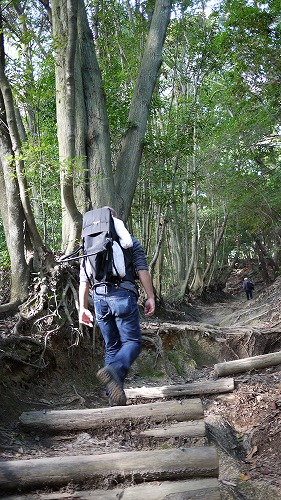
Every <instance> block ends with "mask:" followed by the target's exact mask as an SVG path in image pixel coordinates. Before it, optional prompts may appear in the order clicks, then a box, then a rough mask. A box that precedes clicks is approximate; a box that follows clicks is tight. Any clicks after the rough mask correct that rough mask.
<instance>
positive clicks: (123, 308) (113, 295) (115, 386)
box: [79, 207, 155, 406]
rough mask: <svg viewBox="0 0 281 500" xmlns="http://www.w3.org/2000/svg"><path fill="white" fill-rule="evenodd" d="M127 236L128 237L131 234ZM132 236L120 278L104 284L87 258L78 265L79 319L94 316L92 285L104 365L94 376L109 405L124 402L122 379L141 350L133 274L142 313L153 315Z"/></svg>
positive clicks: (152, 301)
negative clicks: (90, 301)
mask: <svg viewBox="0 0 281 500" xmlns="http://www.w3.org/2000/svg"><path fill="white" fill-rule="evenodd" d="M106 208H109V209H110V211H111V214H112V216H113V219H116V220H117V221H118V222H117V223H116V221H115V227H116V229H117V231H116V232H117V233H120V231H122V235H123V236H126V234H125V233H124V229H125V226H124V227H123V226H122V224H123V222H122V221H121V220H120V219H117V214H116V212H115V210H113V209H112V208H110V207H106ZM117 226H118V227H117ZM128 234H129V233H128ZM129 236H130V237H131V235H130V234H129ZM127 237H128V235H127ZM127 239H128V238H127ZM131 239H132V247H131V249H129V250H126V251H127V252H128V251H129V252H130V255H131V262H130V263H129V262H128V258H127V267H128V269H127V268H126V275H125V277H124V278H123V279H121V280H120V279H118V278H115V277H114V276H113V277H112V283H108V282H106V284H105V283H104V282H102V281H97V280H96V279H93V269H92V267H91V266H90V263H89V259H86V268H85V267H83V266H82V265H81V267H80V284H79V304H80V310H79V322H80V323H82V324H84V325H87V326H90V327H91V326H93V321H94V319H93V315H92V313H91V311H89V309H88V296H89V291H90V288H92V295H93V301H94V309H95V319H96V321H97V324H98V326H99V328H100V330H101V333H102V336H103V339H104V343H105V361H104V368H101V369H100V370H99V371H98V373H97V377H98V379H99V380H100V381H101V382H102V383H103V384H104V385H105V386H106V394H107V395H108V396H109V403H110V404H111V405H112V406H114V405H118V406H124V405H126V395H125V392H124V389H123V386H124V380H125V377H126V375H127V373H128V371H129V368H130V366H131V365H132V364H133V362H134V361H135V359H136V358H137V357H138V355H139V354H140V351H141V343H142V339H141V329H140V321H139V311H138V290H137V286H136V282H135V279H136V273H137V277H138V279H139V280H140V282H141V284H142V286H143V288H144V291H145V293H146V296H147V298H146V302H145V306H144V314H145V316H152V315H153V313H154V311H155V299H154V292H153V286H152V281H151V277H150V274H149V271H148V266H147V260H146V256H145V253H144V250H143V248H142V246H141V244H140V242H139V241H138V240H137V239H135V238H133V237H131ZM121 241H122V239H121V240H120V242H121ZM129 244H130V242H129V241H128V245H129ZM125 262H126V259H125Z"/></svg>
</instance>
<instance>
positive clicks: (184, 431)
mask: <svg viewBox="0 0 281 500" xmlns="http://www.w3.org/2000/svg"><path fill="white" fill-rule="evenodd" d="M132 435H137V436H138V437H155V438H167V439H169V438H170V437H202V436H205V435H206V427H205V422H204V420H192V421H190V422H178V423H176V424H170V425H165V427H153V428H151V429H147V430H145V431H142V432H133V433H132Z"/></svg>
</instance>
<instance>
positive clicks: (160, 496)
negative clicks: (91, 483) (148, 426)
mask: <svg viewBox="0 0 281 500" xmlns="http://www.w3.org/2000/svg"><path fill="white" fill-rule="evenodd" d="M23 498H25V497H23V496H13V498H12V499H11V500H23ZM71 498H72V499H75V498H76V499H79V500H89V499H91V500H117V499H118V498H122V500H137V499H143V498H145V499H146V500H187V499H192V500H206V499H208V500H221V495H220V489H219V482H218V480H217V479H216V478H214V477H211V478H207V479H204V478H203V479H202V478H200V479H187V480H183V481H161V483H160V482H156V481H154V482H151V483H144V484H140V485H136V486H131V487H128V488H123V487H122V488H120V487H117V488H114V489H111V490H98V489H94V490H93V489H91V490H90V491H89V490H80V491H73V492H72V493H71ZM40 500H69V493H66V492H65V493H60V492H56V493H40Z"/></svg>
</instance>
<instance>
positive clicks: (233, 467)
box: [0, 279, 281, 500]
mask: <svg viewBox="0 0 281 500" xmlns="http://www.w3.org/2000/svg"><path fill="white" fill-rule="evenodd" d="M280 284H281V279H279V280H277V281H276V282H275V284H274V285H273V286H272V287H271V288H270V289H263V287H262V286H260V287H257V289H256V291H255V295H254V299H253V300H252V301H248V302H247V301H246V298H245V296H244V294H243V293H237V294H236V295H234V296H232V297H230V298H229V297H227V296H226V297H225V298H224V299H223V301H222V302H219V303H209V304H196V305H195V304H190V305H189V307H188V313H187V314H186V316H184V315H183V316H181V317H180V321H181V324H182V323H183V322H184V321H186V324H190V326H192V325H193V326H194V325H196V323H189V320H188V314H189V315H190V317H196V318H197V320H198V323H197V324H198V325H200V324H202V323H203V324H205V325H209V326H210V328H209V329H208V330H210V331H211V329H212V327H214V328H216V329H217V330H220V329H221V331H222V332H225V330H226V329H231V330H232V331H235V332H238V333H239V332H241V337H239V335H237V339H238V340H237V345H235V348H236V347H237V351H236V352H238V351H239V348H240V347H241V343H242V344H243V343H245V342H247V343H248V345H247V348H249V347H251V348H252V352H256V351H257V350H258V349H259V348H260V346H262V347H261V348H262V349H267V347H266V346H267V345H271V348H272V349H273V350H274V346H272V344H270V338H271V333H270V330H271V329H272V331H273V330H274V331H275V332H276V329H277V330H278V325H280V315H281V307H280V306H281V300H280V298H281V292H280V289H281V287H280ZM185 317H186V319H185V320H184V318H185ZM159 323H161V322H159ZM176 325H177V322H175V324H174V327H175V328H176ZM261 329H267V330H263V331H268V333H264V334H262V335H261V334H260V331H261ZM203 330H204V329H203ZM264 336H266V337H268V339H269V343H266V342H265V340H264ZM239 338H240V340H239ZM260 338H263V342H260V341H259V339H260ZM279 338H280V339H281V337H280V336H279ZM211 342H212V339H210V343H211ZM239 343H240V345H239ZM242 347H245V345H242ZM275 347H276V349H275V350H278V344H276V345H275ZM231 348H232V349H233V345H231ZM80 350H81V349H80ZM82 350H83V347H82ZM279 350H281V349H279ZM77 352H78V351H76V353H77ZM79 352H80V351H79ZM259 354H263V352H259ZM79 356H80V354H79ZM81 360H82V361H81V363H80V364H79V361H80V360H79V359H77V360H76V362H77V366H80V371H79V370H77V371H76V372H73V370H71V369H70V368H69V367H67V364H66V365H64V367H63V366H62V367H61V370H58V371H57V373H55V374H53V375H52V377H51V378H50V379H49V380H45V379H42V380H40V379H38V380H37V382H36V384H31V383H30V382H28V383H26V382H24V377H23V382H22V383H21V384H20V383H16V384H12V383H11V382H9V380H4V381H2V389H1V403H0V414H1V422H2V423H1V424H0V425H1V427H0V458H1V460H4V461H7V460H13V459H25V458H31V457H35V458H36V457H47V456H50V454H51V455H61V456H65V455H67V454H73V453H74V454H77V455H78V454H84V453H85V452H89V450H90V453H93V451H94V450H100V451H101V452H104V450H105V449H106V451H107V452H118V451H120V450H122V451H124V450H125V451H129V450H131V443H130V440H129V439H128V436H129V435H128V426H127V424H126V425H125V426H124V427H122V426H121V427H120V426H119V427H118V429H116V428H112V427H111V428H110V429H109V430H108V432H107V433H104V434H103V436H98V437H97V436H95V435H94V434H93V433H92V432H90V431H87V432H81V433H74V434H73V433H69V432H68V433H66V434H62V435H60V436H57V437H55V436H54V437H52V438H51V437H50V436H47V435H45V436H44V435H39V434H38V433H36V432H24V431H23V430H22V429H20V428H19V427H18V416H19V415H20V413H21V412H23V411H29V410H32V409H36V410H37V409H44V408H47V409H75V408H78V409H79V408H81V409H82V408H102V407H105V406H107V400H106V398H105V396H104V393H103V389H102V388H101V387H99V386H96V387H94V386H93V369H94V368H93V367H92V369H91V371H90V368H89V366H88V365H87V366H85V358H84V359H83V357H81ZM70 364H71V363H70ZM21 368H22V367H21ZM21 376H24V370H22V372H21ZM212 377H213V367H212V366H211V365H210V366H201V367H197V369H196V370H195V372H194V379H195V380H196V378H197V379H200V380H202V379H204V378H209V379H210V378H212ZM182 380H186V377H185V378H184V377H181V376H179V375H178V374H177V375H175V377H174V379H173V380H171V377H167V378H166V379H165V378H163V377H162V378H161V379H159V380H157V379H154V380H151V379H145V378H140V377H137V378H135V377H134V376H132V377H131V379H129V382H128V387H129V384H130V383H131V384H132V387H133V386H135V385H139V386H142V385H163V383H168V384H170V383H180V382H181V381H182ZM81 381H83V384H81ZM202 403H203V407H204V414H205V420H206V423H207V428H208V438H209V443H210V444H211V445H215V446H216V448H217V450H218V453H219V458H220V476H219V481H220V491H221V499H222V500H227V499H230V500H231V499H233V500H236V499H237V500H238V499H243V500H264V498H266V497H268V498H274V497H275V498H276V499H278V498H281V494H280V491H281V468H280V465H281V447H280V432H281V367H280V366H279V367H274V368H269V369H265V370H262V371H260V372H256V371H254V372H251V373H246V374H243V375H240V376H237V377H235V390H234V391H233V393H231V394H227V395H223V394H222V395H213V396H209V397H208V396H205V397H202ZM101 437H102V439H100V438H101ZM39 498H40V496H39ZM67 498H74V497H72V496H71V494H70V496H68V497H67ZM194 498H196V497H194ZM136 500H137V499H136Z"/></svg>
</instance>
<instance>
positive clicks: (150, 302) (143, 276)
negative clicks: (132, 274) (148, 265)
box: [138, 269, 155, 316]
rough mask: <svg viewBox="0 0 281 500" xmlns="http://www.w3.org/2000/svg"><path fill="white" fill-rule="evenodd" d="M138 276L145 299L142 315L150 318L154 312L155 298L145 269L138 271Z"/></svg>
mask: <svg viewBox="0 0 281 500" xmlns="http://www.w3.org/2000/svg"><path fill="white" fill-rule="evenodd" d="M138 275H139V279H140V282H141V284H142V286H143V288H144V291H145V293H146V297H147V299H146V302H145V306H144V314H145V316H152V315H153V314H154V311H155V298H154V291H153V285H152V281H151V277H150V274H149V271H147V270H146V269H139V270H138Z"/></svg>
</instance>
